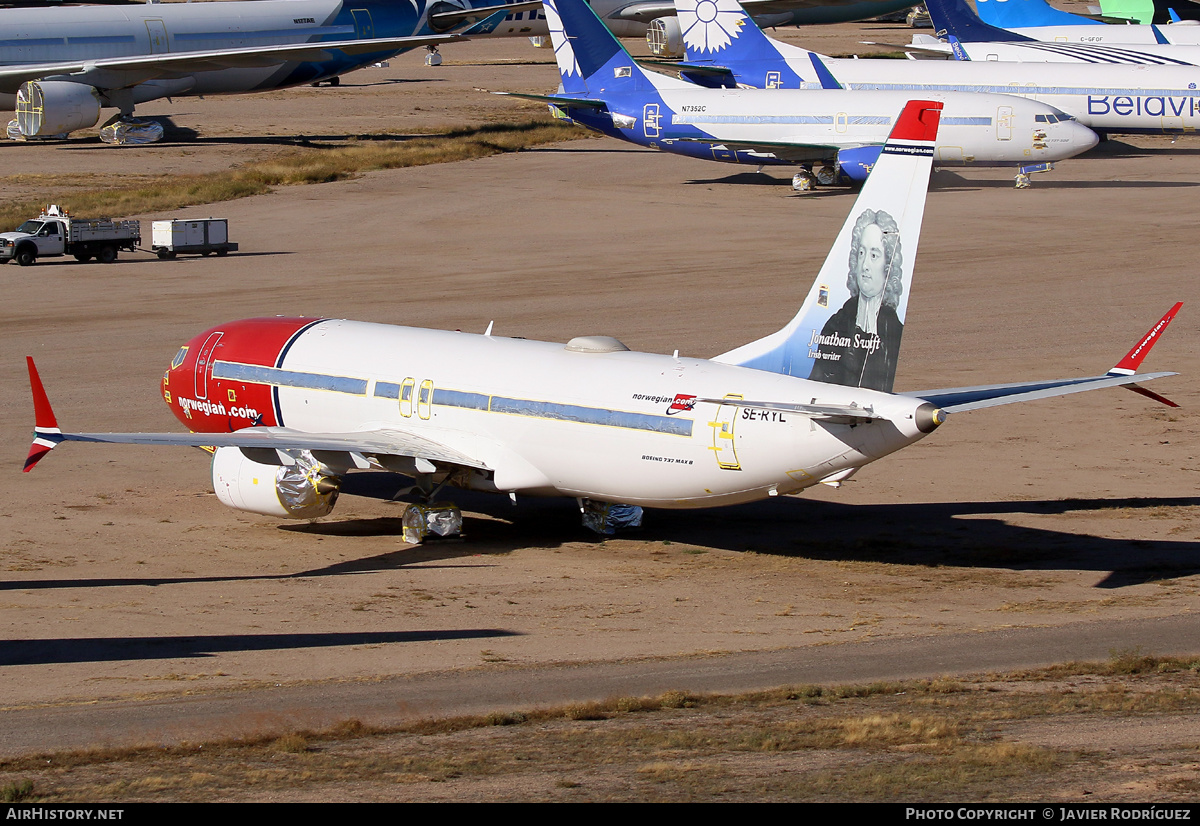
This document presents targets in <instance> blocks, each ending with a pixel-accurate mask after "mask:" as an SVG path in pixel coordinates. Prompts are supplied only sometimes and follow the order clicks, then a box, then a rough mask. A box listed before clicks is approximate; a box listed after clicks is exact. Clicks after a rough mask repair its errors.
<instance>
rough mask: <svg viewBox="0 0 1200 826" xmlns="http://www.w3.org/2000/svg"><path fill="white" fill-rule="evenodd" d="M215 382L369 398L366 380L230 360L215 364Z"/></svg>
mask: <svg viewBox="0 0 1200 826" xmlns="http://www.w3.org/2000/svg"><path fill="white" fill-rule="evenodd" d="M212 374H213V378H214V379H229V380H232V381H248V382H252V383H254V384H269V385H274V386H275V387H299V388H303V389H305V390H328V391H331V392H333V393H347V394H350V395H353V396H365V395H367V380H366V379H355V378H351V377H349V376H326V375H322V374H320V373H297V372H295V371H292V370H280V369H279V368H277V367H263V366H261V365H257V364H237V363H235V362H231V361H218V362H214V363H213V372H212Z"/></svg>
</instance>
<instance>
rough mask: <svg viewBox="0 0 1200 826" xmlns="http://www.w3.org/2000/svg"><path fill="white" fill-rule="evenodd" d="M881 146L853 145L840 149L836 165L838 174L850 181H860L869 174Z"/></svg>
mask: <svg viewBox="0 0 1200 826" xmlns="http://www.w3.org/2000/svg"><path fill="white" fill-rule="evenodd" d="M881 151H883V147H882V146H854V147H851V148H849V149H842V150H839V151H838V154H837V166H838V173H839V174H840V176H842V177H845V178H846V179H848V180H850V181H857V182H858V183H862V182H863V181H865V180H866V179H867V176H868V175H870V174H871V169H872V168H873V167H874V166H875V163H876V161H878V160H879V153H880V152H881Z"/></svg>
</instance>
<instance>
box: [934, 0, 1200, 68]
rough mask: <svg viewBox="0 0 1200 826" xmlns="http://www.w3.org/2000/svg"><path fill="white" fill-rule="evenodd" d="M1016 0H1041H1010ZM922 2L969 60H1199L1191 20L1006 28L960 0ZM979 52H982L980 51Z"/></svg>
mask: <svg viewBox="0 0 1200 826" xmlns="http://www.w3.org/2000/svg"><path fill="white" fill-rule="evenodd" d="M1018 1H1019V2H1024V3H1032V2H1041V0H1010V2H1018ZM990 2H995V0H990ZM925 5H926V8H928V9H929V17H930V19H931V20H932V21H933V28H934V30H935V31H936V32H937V33H938V36H939V37H945V36H949V35H953V36H954V37H955V38H956V39H957V40H958V41H959V42H960V43H962V44H963V46H964V47H966V48H967V50H968V54H969V56H970V58H971V59H972V60H983V59H987V60H1022V61H1029V60H1053V61H1073V62H1081V63H1142V64H1156V63H1157V64H1165V63H1175V64H1182V63H1188V64H1193V65H1197V64H1200V28H1198V27H1195V26H1177V27H1176V26H1132V25H1129V26H1122V25H1114V26H1110V25H1077V26H1034V27H1029V28H1022V29H1017V30H1009V29H1002V28H997V27H996V26H991V25H989V24H987V23H985V22H984V21H983V20H981V19H980V18H979V15H977V14H976V13H975V10H974V9H972V8H971V7H970V6H969V5H968V4H967V2H966V0H930V2H928V3H926V4H925ZM930 39H932V38H930V37H929V35H917V36H916V37H914V38H913V42H914V43H925V42H927V41H928V40H930ZM985 44H986V50H985ZM985 54H986V55H988V56H987V57H986V58H985V57H982V56H981V55H985ZM991 55H995V57H992V56H991Z"/></svg>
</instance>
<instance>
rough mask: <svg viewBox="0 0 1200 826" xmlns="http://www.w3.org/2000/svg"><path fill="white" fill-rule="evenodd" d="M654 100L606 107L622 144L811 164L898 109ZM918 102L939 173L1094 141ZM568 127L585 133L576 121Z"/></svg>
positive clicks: (834, 95) (727, 96) (1032, 114)
mask: <svg viewBox="0 0 1200 826" xmlns="http://www.w3.org/2000/svg"><path fill="white" fill-rule="evenodd" d="M658 92H659V94H660V95H661V98H662V101H663V106H665V109H664V108H662V107H660V106H659V105H658V104H647V103H645V97H644V95H643V96H638V95H630V96H629V98H628V103H626V101H625V100H624V99H622V97H620V96H617V95H614V96H612V97H606V98H605V100H606V102H607V104H608V110H609V112H611V113H613V123H614V125H615V126H617V127H618V130H619V134H620V136H621V137H625V138H627V139H629V140H633V141H635V142H637V143H642V144H647V145H652V146H665V147H668V148H670V144H671V143H672V142H673V141H675V142H677V143H676V145H675V147H674V150H675V151H679V148H680V146H679V143H678V142H681V141H684V140H687V139H689V138H691V139H692V140H695V139H697V136H698V135H699V134H701V133H702V134H703V135H707V136H711V137H712V138H713V139H715V140H717V141H722V142H725V141H727V142H729V143H730V144H732V145H737V144H738V143H741V142H745V143H747V144H754V143H756V142H757V143H762V144H772V143H787V144H791V145H794V146H795V148H794V149H792V150H784V149H780V150H778V151H776V152H774V155H775V156H776V157H778V158H781V159H786V160H806V159H819V158H821V157H823V154H822V152H823V150H822V147H835V148H837V149H846V148H852V147H857V146H865V145H879V144H882V143H883V142H884V140H885V139H886V137H887V134H888V131H889V130H890V129H891V127H892V124H893V122H894V121H895V118H896V116H897V115H898V114H899V112H900V109H901V108H902V107H903V105H904V102H905V100H907V98H904V97H903V96H900V95H897V94H896V93H895V92H849V91H837V90H828V91H810V90H787V89H767V90H762V89H729V90H716V89H702V88H697V87H695V86H692V85H691V84H684V85H683V86H682V87H668V88H659V90H658ZM924 97H925V98H927V99H930V100H936V101H940V102H943V103H944V104H945V109H944V110H943V113H942V119H941V127H940V129H939V131H938V136H937V142H936V147H935V150H934V161H935V163H938V164H940V165H955V164H972V165H981V166H987V165H1013V164H1023V163H1038V162H1046V161H1058V160H1063V159H1065V158H1070V157H1074V156H1075V155H1078V154H1079V153H1081V152H1085V151H1087V150H1088V149H1090V148H1092V147H1093V146H1095V145H1096V143H1097V141H1098V138H1097V136H1096V135H1095V134H1094V133H1093V132H1092V131H1091V130H1090V129H1088V128H1086V127H1084V126H1081V125H1080V124H1078V123H1076V122H1073V121H1071V120H1069V119H1066V118H1061V119H1060V115H1061V113H1058V112H1057V110H1055V109H1053V108H1052V107H1050V106H1046V105H1044V104H1042V103H1038V102H1033V101H1028V100H1025V99H1023V98H1020V97H1012V96H1008V95H993V94H968V93H965V92H930V93H928V94H925V95H924ZM622 118H623V119H622ZM576 120H577V121H579V122H580V123H583V124H585V125H593V124H592V122H591V121H590V120H589V119H587V118H586V117H585V116H576ZM806 146H807V147H811V149H809V150H805V149H804V147H806ZM761 151H762V152H763V153H767V152H770V150H769V149H763V150H761ZM826 154H828V153H826ZM717 159H720V160H725V158H717Z"/></svg>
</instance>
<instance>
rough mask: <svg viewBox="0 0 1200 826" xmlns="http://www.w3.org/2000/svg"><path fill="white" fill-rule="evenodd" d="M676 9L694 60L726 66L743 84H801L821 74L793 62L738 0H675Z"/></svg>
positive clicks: (691, 61)
mask: <svg viewBox="0 0 1200 826" xmlns="http://www.w3.org/2000/svg"><path fill="white" fill-rule="evenodd" d="M675 14H676V16H677V17H678V18H679V31H680V33H681V34H682V35H683V45H684V47H685V49H686V50H687V62H688V63H689V64H693V65H698V66H706V65H708V66H723V67H725V68H727V69H729V70H730V71H731V72H733V75H734V77H735V78H736V79H737V82H738V83H739V84H741V85H743V86H752V87H754V88H757V89H798V88H800V86H801V84H802V83H804V81H805V80H815V79H816V78H815V77H810V78H804V77H801V76H800V75H798V74H797V73H796V71H795V69H794V67H793V66H789V65H788V61H787V60H786V59H784V57H783V55H782V54H781V53H780V51H779V49H778V44H776V43H775V41H774V40H771V39H770V38H769V37H767V36H766V35H765V34H763V31H762V29H760V28H759V27H758V24H757V23H755V22H754V20H753V19H752V18H751V17H750V15H748V14H747V13H746V10H745V9H744V8H742V6H741V4H740V3H739V2H738V0H675ZM796 52H797V53H798V54H799V53H801V52H803V50H802V49H797V50H796ZM685 74H686V72H685Z"/></svg>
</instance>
